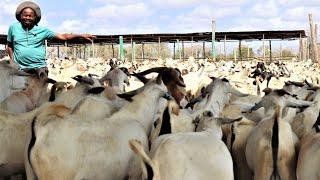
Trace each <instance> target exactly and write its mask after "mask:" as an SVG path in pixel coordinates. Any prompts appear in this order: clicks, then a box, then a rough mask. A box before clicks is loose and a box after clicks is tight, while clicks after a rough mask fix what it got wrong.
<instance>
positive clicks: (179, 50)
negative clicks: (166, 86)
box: [177, 39, 181, 61]
mask: <svg viewBox="0 0 320 180" xmlns="http://www.w3.org/2000/svg"><path fill="white" fill-rule="evenodd" d="M177 46H178V47H177V48H178V52H179V59H180V61H181V49H180V44H179V39H177Z"/></svg>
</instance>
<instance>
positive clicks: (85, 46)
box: [83, 44, 87, 59]
mask: <svg viewBox="0 0 320 180" xmlns="http://www.w3.org/2000/svg"><path fill="white" fill-rule="evenodd" d="M86 51H87V45H86V44H85V45H84V51H83V59H86Z"/></svg>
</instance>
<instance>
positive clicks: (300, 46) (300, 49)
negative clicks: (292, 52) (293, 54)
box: [299, 34, 303, 61]
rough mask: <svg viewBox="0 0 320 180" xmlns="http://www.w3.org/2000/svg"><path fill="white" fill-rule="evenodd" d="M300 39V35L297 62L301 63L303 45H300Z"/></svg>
mask: <svg viewBox="0 0 320 180" xmlns="http://www.w3.org/2000/svg"><path fill="white" fill-rule="evenodd" d="M302 43H303V42H302V38H301V34H300V38H299V61H302V53H303V44H302Z"/></svg>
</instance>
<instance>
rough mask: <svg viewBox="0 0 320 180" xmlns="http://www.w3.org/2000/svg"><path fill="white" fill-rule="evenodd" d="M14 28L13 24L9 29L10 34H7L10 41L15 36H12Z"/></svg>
mask: <svg viewBox="0 0 320 180" xmlns="http://www.w3.org/2000/svg"><path fill="white" fill-rule="evenodd" d="M12 29H13V27H12V25H11V26H10V27H9V29H8V36H7V41H8V42H11V43H12V42H13V36H12Z"/></svg>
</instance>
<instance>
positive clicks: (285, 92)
mask: <svg viewBox="0 0 320 180" xmlns="http://www.w3.org/2000/svg"><path fill="white" fill-rule="evenodd" d="M275 92H276V93H277V94H278V95H279V96H284V95H289V96H292V94H290V93H289V92H288V91H286V90H284V89H279V90H276V91H275Z"/></svg>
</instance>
